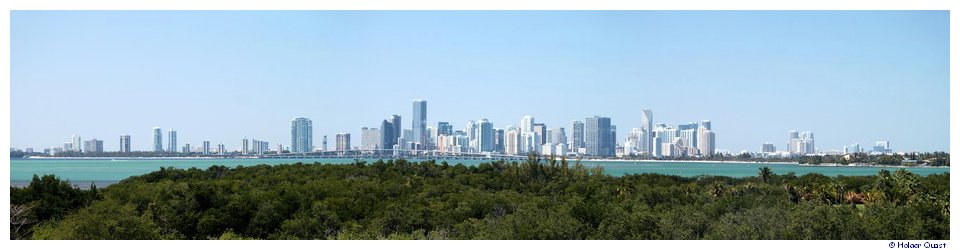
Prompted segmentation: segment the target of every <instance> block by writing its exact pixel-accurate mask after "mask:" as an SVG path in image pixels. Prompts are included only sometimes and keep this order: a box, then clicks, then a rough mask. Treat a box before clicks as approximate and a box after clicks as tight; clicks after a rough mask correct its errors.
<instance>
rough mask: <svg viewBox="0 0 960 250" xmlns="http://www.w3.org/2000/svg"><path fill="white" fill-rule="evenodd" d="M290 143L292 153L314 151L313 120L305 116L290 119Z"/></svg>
mask: <svg viewBox="0 0 960 250" xmlns="http://www.w3.org/2000/svg"><path fill="white" fill-rule="evenodd" d="M290 145H291V147H290V152H291V153H309V152H311V151H313V121H311V120H310V119H309V118H305V117H298V118H294V119H293V120H292V121H290Z"/></svg>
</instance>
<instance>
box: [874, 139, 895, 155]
mask: <svg viewBox="0 0 960 250" xmlns="http://www.w3.org/2000/svg"><path fill="white" fill-rule="evenodd" d="M873 153H875V154H890V153H893V149H890V141H877V143H876V144H875V145H874V146H873Z"/></svg>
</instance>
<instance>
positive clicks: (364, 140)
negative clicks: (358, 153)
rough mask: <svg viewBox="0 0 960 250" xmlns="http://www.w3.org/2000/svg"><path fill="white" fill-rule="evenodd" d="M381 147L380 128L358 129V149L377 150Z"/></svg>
mask: <svg viewBox="0 0 960 250" xmlns="http://www.w3.org/2000/svg"><path fill="white" fill-rule="evenodd" d="M382 148H383V139H382V138H380V130H379V129H376V128H367V127H363V128H361V129H360V149H362V150H379V149H382Z"/></svg>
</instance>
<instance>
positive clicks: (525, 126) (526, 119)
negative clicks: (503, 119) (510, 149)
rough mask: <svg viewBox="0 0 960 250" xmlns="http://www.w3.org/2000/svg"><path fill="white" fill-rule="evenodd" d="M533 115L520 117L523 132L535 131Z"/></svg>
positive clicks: (521, 131)
mask: <svg viewBox="0 0 960 250" xmlns="http://www.w3.org/2000/svg"><path fill="white" fill-rule="evenodd" d="M533 123H534V120H533V116H529V115H527V116H523V118H520V133H523V132H533Z"/></svg>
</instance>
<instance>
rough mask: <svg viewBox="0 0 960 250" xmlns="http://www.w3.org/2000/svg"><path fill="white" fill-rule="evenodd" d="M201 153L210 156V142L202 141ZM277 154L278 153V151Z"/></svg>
mask: <svg viewBox="0 0 960 250" xmlns="http://www.w3.org/2000/svg"><path fill="white" fill-rule="evenodd" d="M202 153H203V154H205V155H208V154H210V141H203V151H202ZM278 153H279V151H278Z"/></svg>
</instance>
